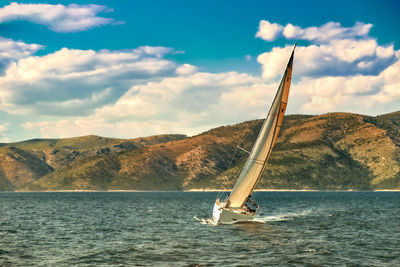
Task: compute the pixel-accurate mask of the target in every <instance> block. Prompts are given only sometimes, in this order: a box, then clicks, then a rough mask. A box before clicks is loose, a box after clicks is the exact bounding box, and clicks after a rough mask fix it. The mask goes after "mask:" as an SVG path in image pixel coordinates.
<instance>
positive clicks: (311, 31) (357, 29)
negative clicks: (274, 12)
mask: <svg viewBox="0 0 400 267" xmlns="http://www.w3.org/2000/svg"><path fill="white" fill-rule="evenodd" d="M371 28H372V24H365V23H363V22H356V24H355V25H354V26H353V27H343V26H342V25H341V24H340V23H338V22H328V23H326V24H324V25H322V26H320V27H308V28H304V29H303V28H301V27H299V26H294V25H292V24H290V23H289V24H287V25H286V26H285V28H284V29H283V36H284V37H285V38H287V39H299V40H308V41H313V42H317V43H327V42H330V41H332V40H342V39H354V38H362V37H367V36H368V34H369V31H370V29H371Z"/></svg>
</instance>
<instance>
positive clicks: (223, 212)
mask: <svg viewBox="0 0 400 267" xmlns="http://www.w3.org/2000/svg"><path fill="white" fill-rule="evenodd" d="M224 204H225V203H221V204H219V205H218V203H215V205H214V210H213V221H214V222H215V223H216V224H233V223H244V222H251V221H253V219H254V215H255V212H254V213H250V212H245V211H243V210H233V209H228V208H225V207H224Z"/></svg>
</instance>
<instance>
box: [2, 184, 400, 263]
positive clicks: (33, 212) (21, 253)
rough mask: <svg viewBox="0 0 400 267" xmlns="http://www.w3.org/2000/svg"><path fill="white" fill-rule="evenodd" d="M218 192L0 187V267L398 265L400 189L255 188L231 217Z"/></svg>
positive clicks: (399, 259)
mask: <svg viewBox="0 0 400 267" xmlns="http://www.w3.org/2000/svg"><path fill="white" fill-rule="evenodd" d="M217 195H218V192H43V193H18V192H10V193H7V192H3V193H0V266H400V192H356V191H352V192H322V191H312V192H291V191H279V192H278V191H276V192H256V193H255V194H254V198H255V200H256V202H257V203H258V204H259V206H260V208H259V211H258V215H257V220H256V221H257V222H255V223H246V224H233V225H214V224H212V223H211V222H210V220H209V219H210V217H211V212H212V208H213V205H214V201H215V199H216V197H217Z"/></svg>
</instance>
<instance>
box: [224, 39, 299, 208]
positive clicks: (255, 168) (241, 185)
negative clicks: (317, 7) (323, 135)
mask: <svg viewBox="0 0 400 267" xmlns="http://www.w3.org/2000/svg"><path fill="white" fill-rule="evenodd" d="M295 48H296V44H295V45H294V48H293V51H292V55H291V56H290V59H289V62H288V64H287V67H286V70H285V73H284V75H283V77H282V80H281V82H280V84H279V87H278V90H277V92H276V95H275V98H274V101H273V102H272V105H271V108H270V110H269V112H268V115H267V117H266V118H265V120H264V123H263V125H262V127H261V130H260V132H259V134H258V137H257V140H256V142H255V143H254V146H253V149H252V151H251V153H250V156H249V157H248V159H247V161H246V164H245V165H244V167H243V169H242V172H241V173H240V175H239V178H238V180H237V181H236V184H235V186H234V187H233V189H232V192H231V194H230V196H229V198H228V200H227V202H226V207H227V208H228V207H231V208H241V207H242V206H243V205H244V204H245V202H246V200H247V198H248V197H249V196H250V195H251V194H252V192H253V191H254V188H255V186H256V184H257V182H258V180H259V179H260V177H261V174H262V171H263V170H264V168H265V165H266V163H267V161H268V158H269V156H270V154H271V151H272V148H273V147H274V145H275V142H276V139H277V138H278V134H279V131H280V129H281V126H282V122H283V117H284V115H285V111H286V105H287V102H288V97H289V89H290V82H291V80H292V68H293V56H294V50H295Z"/></svg>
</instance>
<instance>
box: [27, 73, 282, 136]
mask: <svg viewBox="0 0 400 267" xmlns="http://www.w3.org/2000/svg"><path fill="white" fill-rule="evenodd" d="M276 87H277V84H275V83H274V84H269V85H266V84H264V83H263V81H262V80H261V79H260V78H256V77H253V76H250V75H248V74H240V73H236V72H228V73H220V74H211V73H200V72H197V73H194V74H191V75H186V76H180V77H168V78H164V79H162V80H161V81H159V82H149V83H147V84H143V85H135V86H132V87H131V89H130V90H129V91H128V92H126V93H125V94H124V95H123V96H121V97H120V98H119V99H118V101H116V102H115V103H111V104H108V105H106V106H104V107H100V108H98V109H96V111H95V112H94V113H93V114H92V115H90V116H87V117H84V116H80V117H75V118H70V119H64V120H59V121H55V122H51V121H47V122H40V123H27V124H25V125H24V126H25V127H26V128H27V129H40V131H41V133H42V135H43V136H44V137H50V136H53V137H54V136H57V137H67V136H74V135H75V136H76V135H78V134H89V133H95V134H101V135H106V136H116V137H125V138H130V137H135V136H145V135H152V134H161V133H185V134H197V133H199V132H201V131H205V130H208V129H210V128H212V127H216V126H219V125H221V124H226V123H236V122H241V121H243V120H246V119H248V118H249V117H250V118H261V117H263V116H265V114H266V113H267V109H268V106H269V104H270V101H272V98H273V95H274V93H275V90H276ZM67 125H68V127H67Z"/></svg>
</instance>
